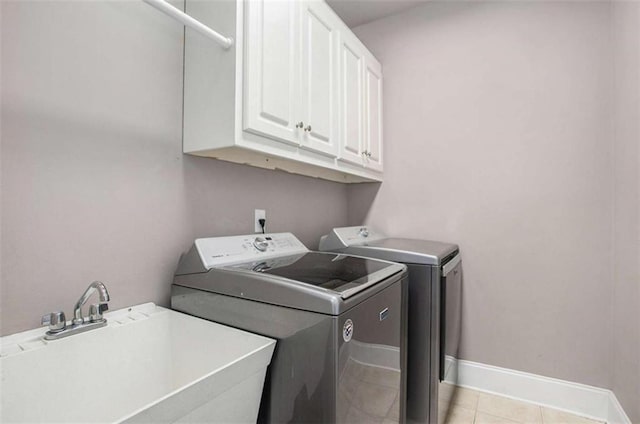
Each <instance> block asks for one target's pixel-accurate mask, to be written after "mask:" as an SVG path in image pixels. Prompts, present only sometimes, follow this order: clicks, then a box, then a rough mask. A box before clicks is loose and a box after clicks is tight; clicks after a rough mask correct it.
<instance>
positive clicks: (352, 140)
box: [338, 32, 364, 165]
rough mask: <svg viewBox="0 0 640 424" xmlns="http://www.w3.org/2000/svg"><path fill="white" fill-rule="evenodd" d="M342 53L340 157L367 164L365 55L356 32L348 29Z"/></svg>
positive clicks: (342, 37) (342, 45)
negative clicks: (365, 152)
mask: <svg viewBox="0 0 640 424" xmlns="http://www.w3.org/2000/svg"><path fill="white" fill-rule="evenodd" d="M338 51H339V54H340V117H341V125H340V160H343V161H346V162H350V163H353V164H356V165H362V164H363V157H362V153H363V151H364V146H363V142H364V134H363V132H364V123H363V118H364V116H363V115H364V113H363V109H364V101H363V90H362V89H363V86H364V84H363V80H362V79H363V76H364V55H363V50H362V47H361V46H360V44H359V43H358V42H357V39H356V38H355V36H354V35H351V34H349V33H347V32H344V33H343V34H342V36H341V38H340V46H339V48H338Z"/></svg>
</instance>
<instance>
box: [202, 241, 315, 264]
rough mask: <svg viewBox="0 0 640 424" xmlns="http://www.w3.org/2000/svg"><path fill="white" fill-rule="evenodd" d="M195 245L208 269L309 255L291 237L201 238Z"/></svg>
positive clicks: (302, 245) (299, 243) (306, 250)
mask: <svg viewBox="0 0 640 424" xmlns="http://www.w3.org/2000/svg"><path fill="white" fill-rule="evenodd" d="M195 244H196V248H197V249H198V254H199V255H200V259H201V260H202V264H203V265H204V266H205V268H207V269H211V268H216V267H223V266H228V265H234V264H239V263H243V262H252V261H256V260H262V259H268V258H275V257H279V256H290V255H296V254H300V253H306V252H308V251H309V249H307V248H306V247H305V245H304V244H302V242H301V241H300V240H298V239H297V238H296V236H294V235H293V234H291V233H275V234H250V235H244V236H231V237H211V238H201V239H197V240H196V241H195Z"/></svg>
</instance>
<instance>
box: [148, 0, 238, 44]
mask: <svg viewBox="0 0 640 424" xmlns="http://www.w3.org/2000/svg"><path fill="white" fill-rule="evenodd" d="M143 1H144V2H145V3H147V4H148V5H150V6H153V7H155V8H156V9H158V10H159V11H161V12H163V13H165V14H167V15H169V16H171V17H172V18H173V19H175V20H177V21H179V22H181V23H182V24H183V25H184V26H188V27H189V28H191V29H194V30H196V31H198V32H199V33H200V34H202V35H204V36H205V37H208V38H211V39H212V40H214V41H215V42H217V43H218V44H220V45H221V46H222V48H223V49H225V50H227V49H228V48H230V47H231V46H232V45H233V38H228V37H225V36H224V35H222V34H220V33H218V32H216V31H214V30H212V29H211V28H209V27H208V26H206V25H205V24H203V23H202V22H200V21H198V20H197V19H194V18H192V17H191V16H189V15H187V14H186V13H184V12H183V11H181V10H180V9H178V8H176V7H174V6H172V5H170V4H169V3H167V2H166V1H165V0H143Z"/></svg>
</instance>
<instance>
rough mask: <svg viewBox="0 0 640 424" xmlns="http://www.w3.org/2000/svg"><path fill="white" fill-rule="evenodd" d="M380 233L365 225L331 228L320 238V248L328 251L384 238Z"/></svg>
mask: <svg viewBox="0 0 640 424" xmlns="http://www.w3.org/2000/svg"><path fill="white" fill-rule="evenodd" d="M385 238H386V237H385V236H384V235H383V234H380V233H378V232H376V231H374V230H373V229H371V228H370V227H367V226H366V225H358V226H355V227H339V228H334V229H333V230H331V232H330V233H329V234H327V235H326V236H324V237H322V239H321V240H320V250H325V251H330V250H337V249H344V248H345V247H349V246H359V245H362V244H366V243H367V242H371V241H377V240H382V239H385Z"/></svg>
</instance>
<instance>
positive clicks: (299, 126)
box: [296, 121, 304, 128]
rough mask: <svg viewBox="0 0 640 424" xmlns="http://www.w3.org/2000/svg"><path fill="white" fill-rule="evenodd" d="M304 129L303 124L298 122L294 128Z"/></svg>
mask: <svg viewBox="0 0 640 424" xmlns="http://www.w3.org/2000/svg"><path fill="white" fill-rule="evenodd" d="M302 127H304V122H302V121H300V122H298V123H297V124H296V128H302Z"/></svg>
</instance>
